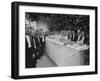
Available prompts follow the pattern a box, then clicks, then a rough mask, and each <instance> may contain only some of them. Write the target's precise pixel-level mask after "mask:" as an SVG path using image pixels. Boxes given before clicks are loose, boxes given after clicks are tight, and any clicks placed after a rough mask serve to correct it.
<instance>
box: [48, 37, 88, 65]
mask: <svg viewBox="0 0 100 81" xmlns="http://www.w3.org/2000/svg"><path fill="white" fill-rule="evenodd" d="M54 37H56V36H54ZM58 39H59V38H57V37H56V38H55V39H52V38H50V37H47V38H46V54H47V55H48V56H49V57H50V58H51V59H52V60H53V61H54V62H55V63H56V64H57V66H77V65H84V61H85V59H84V52H85V51H86V50H88V49H89V47H88V46H86V45H83V46H75V45H74V44H73V45H70V44H67V45H64V44H63V43H62V42H60V41H59V40H58Z"/></svg>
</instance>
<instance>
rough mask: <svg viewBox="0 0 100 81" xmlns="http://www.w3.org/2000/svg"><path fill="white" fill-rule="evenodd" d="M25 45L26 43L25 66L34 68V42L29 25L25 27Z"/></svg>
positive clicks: (35, 59)
mask: <svg viewBox="0 0 100 81" xmlns="http://www.w3.org/2000/svg"><path fill="white" fill-rule="evenodd" d="M25 30H26V31H25V32H26V34H25V43H26V44H25V45H26V59H25V61H26V62H25V63H26V65H25V67H26V68H34V67H36V62H37V58H36V49H35V48H36V47H35V43H34V41H33V40H34V37H33V36H32V34H31V30H30V27H27V25H26V27H25Z"/></svg>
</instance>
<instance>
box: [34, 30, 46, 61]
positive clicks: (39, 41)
mask: <svg viewBox="0 0 100 81" xmlns="http://www.w3.org/2000/svg"><path fill="white" fill-rule="evenodd" d="M34 38H35V44H36V52H37V59H40V58H41V56H43V53H44V47H45V36H44V34H43V33H42V32H40V31H39V30H37V32H36V34H35V36H34Z"/></svg>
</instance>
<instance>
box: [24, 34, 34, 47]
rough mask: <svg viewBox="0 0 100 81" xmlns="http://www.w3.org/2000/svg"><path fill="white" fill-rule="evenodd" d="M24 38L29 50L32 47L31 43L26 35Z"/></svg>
mask: <svg viewBox="0 0 100 81" xmlns="http://www.w3.org/2000/svg"><path fill="white" fill-rule="evenodd" d="M25 36H26V40H27V43H28V47H29V48H30V47H32V46H31V41H30V38H29V36H28V35H25Z"/></svg>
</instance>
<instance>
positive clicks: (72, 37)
mask: <svg viewBox="0 0 100 81" xmlns="http://www.w3.org/2000/svg"><path fill="white" fill-rule="evenodd" d="M77 39H78V36H77V35H76V34H75V32H74V31H72V35H71V41H75V42H76V41H77Z"/></svg>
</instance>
